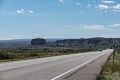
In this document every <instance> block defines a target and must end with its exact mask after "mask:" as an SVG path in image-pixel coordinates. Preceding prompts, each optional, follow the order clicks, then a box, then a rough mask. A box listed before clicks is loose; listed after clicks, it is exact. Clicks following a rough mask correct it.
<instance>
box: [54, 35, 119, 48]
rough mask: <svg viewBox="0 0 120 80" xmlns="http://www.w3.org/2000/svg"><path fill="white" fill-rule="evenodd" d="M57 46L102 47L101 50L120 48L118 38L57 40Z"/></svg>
mask: <svg viewBox="0 0 120 80" xmlns="http://www.w3.org/2000/svg"><path fill="white" fill-rule="evenodd" d="M56 43H57V45H61V46H66V47H85V48H90V47H95V48H96V47H102V48H110V47H115V46H117V47H120V38H102V37H95V38H87V39H84V38H81V39H64V40H58V41H57V42H56Z"/></svg>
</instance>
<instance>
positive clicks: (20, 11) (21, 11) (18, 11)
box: [17, 9, 25, 14]
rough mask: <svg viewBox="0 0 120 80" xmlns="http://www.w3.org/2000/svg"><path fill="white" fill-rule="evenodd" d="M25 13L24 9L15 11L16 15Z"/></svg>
mask: <svg viewBox="0 0 120 80" xmlns="http://www.w3.org/2000/svg"><path fill="white" fill-rule="evenodd" d="M24 12H25V9H19V10H17V13H20V14H21V13H24Z"/></svg>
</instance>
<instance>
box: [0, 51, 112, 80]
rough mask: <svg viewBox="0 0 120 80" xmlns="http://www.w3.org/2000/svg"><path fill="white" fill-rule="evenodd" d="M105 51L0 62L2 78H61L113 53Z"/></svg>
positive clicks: (28, 79)
mask: <svg viewBox="0 0 120 80" xmlns="http://www.w3.org/2000/svg"><path fill="white" fill-rule="evenodd" d="M112 51H113V50H112V49H107V50H103V51H96V52H87V53H80V54H79V53H78V54H71V55H62V56H55V57H48V58H40V59H32V60H24V61H15V62H6V63H1V64H0V80H60V78H61V77H64V76H66V75H68V74H70V73H71V72H74V71H75V70H77V69H79V68H81V67H82V66H84V65H86V64H88V63H89V62H91V61H93V60H95V59H97V58H99V57H101V56H104V55H105V54H107V53H112Z"/></svg>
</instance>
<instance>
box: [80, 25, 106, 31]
mask: <svg viewBox="0 0 120 80" xmlns="http://www.w3.org/2000/svg"><path fill="white" fill-rule="evenodd" d="M82 27H83V28H84V29H91V30H103V29H105V28H106V27H105V26H104V25H82Z"/></svg>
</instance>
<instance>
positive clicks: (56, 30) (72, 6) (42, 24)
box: [0, 0, 120, 39]
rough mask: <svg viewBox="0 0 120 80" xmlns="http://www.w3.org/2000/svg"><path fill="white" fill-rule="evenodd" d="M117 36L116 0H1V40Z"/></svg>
mask: <svg viewBox="0 0 120 80" xmlns="http://www.w3.org/2000/svg"><path fill="white" fill-rule="evenodd" d="M36 37H42V38H89V37H120V1H119V0H0V39H21V38H36Z"/></svg>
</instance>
